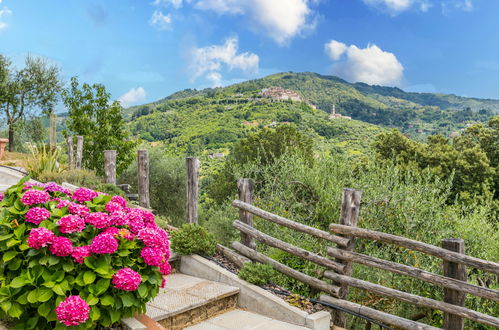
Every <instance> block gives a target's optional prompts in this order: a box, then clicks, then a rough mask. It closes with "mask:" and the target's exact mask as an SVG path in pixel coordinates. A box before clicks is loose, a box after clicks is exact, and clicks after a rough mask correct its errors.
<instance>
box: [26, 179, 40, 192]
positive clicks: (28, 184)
mask: <svg viewBox="0 0 499 330" xmlns="http://www.w3.org/2000/svg"><path fill="white" fill-rule="evenodd" d="M33 187H38V188H43V187H44V184H43V183H41V182H35V181H28V182H25V183H24V184H23V190H28V189H31V188H33Z"/></svg>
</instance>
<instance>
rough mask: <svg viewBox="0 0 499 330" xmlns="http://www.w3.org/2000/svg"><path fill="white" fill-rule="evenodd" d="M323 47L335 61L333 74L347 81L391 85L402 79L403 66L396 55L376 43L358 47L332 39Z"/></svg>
mask: <svg viewBox="0 0 499 330" xmlns="http://www.w3.org/2000/svg"><path fill="white" fill-rule="evenodd" d="M332 45H333V46H332ZM342 45H343V46H345V47H346V48H344V47H343V46H342ZM325 49H326V53H327V55H328V56H329V57H330V58H331V59H332V60H334V61H337V63H335V64H334V65H333V69H332V72H333V74H336V75H338V76H340V77H342V78H344V79H346V80H348V81H351V82H364V83H367V84H371V85H391V86H393V85H399V84H400V82H401V81H402V78H403V73H404V67H403V66H402V64H401V63H400V62H399V61H398V59H397V57H396V56H395V55H394V54H393V53H390V52H386V51H383V50H382V49H380V48H379V47H378V46H376V45H368V46H367V47H366V48H359V47H357V46H355V45H351V46H346V45H344V44H342V43H340V42H334V40H332V41H330V42H329V43H327V44H326V45H325ZM339 60H340V61H339ZM338 61H339V62H338Z"/></svg>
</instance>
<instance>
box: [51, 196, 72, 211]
mask: <svg viewBox="0 0 499 330" xmlns="http://www.w3.org/2000/svg"><path fill="white" fill-rule="evenodd" d="M53 201H57V202H59V203H58V204H57V206H56V207H57V208H58V209H62V208H64V207H66V206H69V204H71V201H68V200H67V199H60V198H54V199H53Z"/></svg>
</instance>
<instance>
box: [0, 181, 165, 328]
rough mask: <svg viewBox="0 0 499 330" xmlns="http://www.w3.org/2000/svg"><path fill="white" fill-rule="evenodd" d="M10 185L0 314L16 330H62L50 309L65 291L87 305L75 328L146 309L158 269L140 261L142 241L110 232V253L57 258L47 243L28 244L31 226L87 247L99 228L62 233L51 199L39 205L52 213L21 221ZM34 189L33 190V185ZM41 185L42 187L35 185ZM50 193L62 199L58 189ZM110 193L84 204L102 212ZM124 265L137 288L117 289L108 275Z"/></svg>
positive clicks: (19, 190)
mask: <svg viewBox="0 0 499 330" xmlns="http://www.w3.org/2000/svg"><path fill="white" fill-rule="evenodd" d="M27 179H28V178H26V179H24V180H22V181H21V182H19V184H17V185H15V186H13V187H11V188H9V189H8V190H7V192H6V194H5V197H4V199H3V200H2V201H1V202H0V252H1V255H2V261H3V263H2V267H0V302H1V303H0V318H1V319H9V320H14V322H15V323H16V327H15V328H16V329H64V328H66V327H64V326H62V325H61V324H60V323H58V322H57V317H56V314H55V311H54V309H55V307H56V306H57V305H58V304H59V303H60V302H61V301H63V300H65V299H66V297H68V296H70V295H79V296H80V297H81V298H83V299H84V300H85V301H86V302H87V304H88V305H89V306H90V307H91V311H90V316H89V320H87V321H86V322H85V323H83V324H81V325H80V326H78V327H77V328H78V329H93V328H95V327H96V326H98V325H99V326H110V325H111V324H113V323H116V322H118V321H119V320H120V319H121V318H124V317H130V316H132V315H134V314H135V313H143V312H145V304H146V302H147V301H149V300H150V299H152V298H153V297H155V296H156V295H157V294H158V292H159V286H160V284H161V281H162V275H161V274H160V272H159V270H158V268H157V267H151V266H148V265H147V264H145V263H144V262H143V260H142V258H141V257H140V251H141V249H142V247H143V245H142V243H141V242H140V241H137V240H128V239H125V238H124V237H123V236H124V235H121V234H120V235H117V236H115V237H116V239H117V240H118V242H119V246H118V250H117V252H116V253H113V254H93V255H91V256H89V257H86V258H85V260H84V262H83V263H81V264H80V263H77V262H74V261H73V258H71V257H56V256H55V255H53V254H52V253H50V252H49V250H48V247H42V248H40V249H34V248H30V246H29V245H28V244H27V238H28V235H29V233H30V230H31V229H33V228H37V227H44V228H47V229H48V230H50V231H53V232H54V234H55V235H57V236H65V237H67V238H69V239H70V240H71V242H72V244H73V246H84V245H89V244H90V243H91V241H92V239H93V238H94V237H95V236H96V235H97V234H98V233H99V232H100V230H98V229H96V228H94V227H93V226H90V225H87V226H86V227H85V229H84V230H83V231H81V232H74V233H72V234H63V233H61V232H60V231H59V226H58V225H57V222H58V221H59V219H60V218H61V217H63V216H66V215H68V214H69V211H68V209H67V208H66V207H65V208H62V209H59V208H57V207H56V205H57V203H58V202H57V201H54V200H51V201H49V202H47V203H45V204H43V205H39V206H42V207H44V208H46V209H47V210H48V211H49V212H50V213H51V216H50V218H49V219H46V220H44V221H42V222H41V223H40V224H39V225H35V224H33V223H30V222H26V221H24V220H23V219H24V217H25V214H26V213H27V212H28V210H29V209H30V207H29V206H25V205H24V204H23V203H22V202H21V199H20V198H21V196H22V195H23V193H24V191H23V183H24V182H25V181H26V180H27ZM33 189H38V188H37V187H34V188H33ZM40 189H41V188H40ZM51 197H59V198H63V199H67V197H66V196H65V195H64V194H63V193H60V192H54V193H52V196H51ZM110 200H111V196H108V195H99V196H98V197H96V198H94V199H93V200H92V201H88V202H86V203H85V205H86V206H87V207H88V208H89V210H90V212H96V211H103V210H104V206H105V204H106V203H107V202H109V201H110ZM125 267H129V268H132V269H134V270H135V271H137V272H139V273H140V274H141V277H142V283H141V284H140V286H139V288H138V290H136V291H124V290H118V289H116V288H115V287H114V285H112V284H111V279H112V277H113V275H114V274H115V273H116V271H117V270H118V269H121V268H125Z"/></svg>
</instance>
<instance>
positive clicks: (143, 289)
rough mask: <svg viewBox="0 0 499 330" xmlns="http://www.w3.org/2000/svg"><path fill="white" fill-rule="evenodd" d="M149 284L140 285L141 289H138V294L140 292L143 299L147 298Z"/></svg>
mask: <svg viewBox="0 0 499 330" xmlns="http://www.w3.org/2000/svg"><path fill="white" fill-rule="evenodd" d="M147 291H148V290H147V284H145V283H142V284H141V285H139V288H138V292H139V296H141V297H142V298H145V297H146V296H147Z"/></svg>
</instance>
